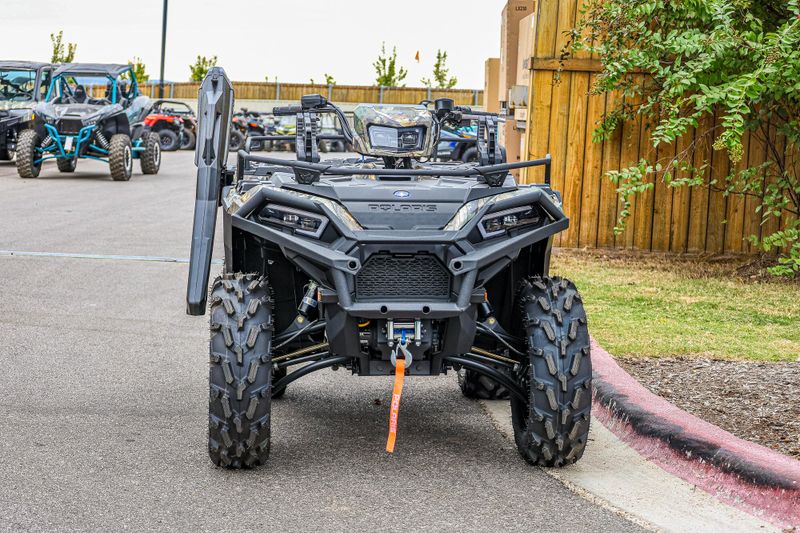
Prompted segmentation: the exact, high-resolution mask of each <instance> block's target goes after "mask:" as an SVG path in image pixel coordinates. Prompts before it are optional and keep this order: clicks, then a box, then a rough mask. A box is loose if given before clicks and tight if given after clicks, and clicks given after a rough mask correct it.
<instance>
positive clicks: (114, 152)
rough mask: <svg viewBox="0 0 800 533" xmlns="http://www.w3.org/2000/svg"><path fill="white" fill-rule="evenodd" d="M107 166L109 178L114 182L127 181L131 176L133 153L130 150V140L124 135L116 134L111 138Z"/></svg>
mask: <svg viewBox="0 0 800 533" xmlns="http://www.w3.org/2000/svg"><path fill="white" fill-rule="evenodd" d="M108 166H109V168H110V170H111V178H112V179H113V180H114V181H128V180H129V179H131V174H133V151H132V150H131V138H130V137H128V136H127V135H125V134H124V133H116V134H114V135H112V136H111V142H110V146H109V148H108Z"/></svg>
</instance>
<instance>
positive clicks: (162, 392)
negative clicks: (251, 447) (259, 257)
mask: <svg viewBox="0 0 800 533" xmlns="http://www.w3.org/2000/svg"><path fill="white" fill-rule="evenodd" d="M194 171H195V167H194V164H193V154H192V153H189V152H179V153H169V154H164V161H163V164H162V170H161V172H160V173H159V174H158V175H156V176H143V175H142V174H141V173H140V172H139V169H138V164H137V165H136V168H135V171H134V176H133V178H132V179H131V181H130V182H123V183H117V182H113V181H111V179H110V177H108V174H107V168H106V167H105V166H104V165H103V164H102V163H97V162H89V161H81V162H80V163H79V165H78V169H77V171H76V173H75V174H73V175H66V174H59V172H58V170H57V169H56V168H55V165H47V166H46V168H45V169H44V170H43V171H42V174H41V176H40V177H39V178H38V179H35V180H23V179H21V178H18V177H17V174H16V170H15V168H14V166H13V164H9V163H0V197H2V198H3V200H4V202H3V203H4V205H3V210H2V214H0V221H2V224H0V294H1V295H2V298H0V331H1V332H2V333H0V353H1V354H2V361H3V363H4V364H3V369H2V371H0V407H2V412H3V416H2V417H0V435H2V438H0V457H2V459H0V529H2V530H9V531H19V530H58V531H72V530H82V531H85V530H103V531H117V530H122V529H128V530H135V531H139V530H182V531H212V530H213V531H234V530H235V531H243V530H304V531H320V530H325V531H345V530H347V531H354V530H358V531H362V530H363V531H409V530H425V531H441V530H455V531H528V532H529V531H565V532H566V531H569V532H577V531H614V532H617V531H639V530H641V528H640V527H639V526H637V525H634V524H633V523H631V522H629V521H627V520H626V519H625V518H623V517H622V516H620V515H618V514H615V513H613V512H611V511H609V510H607V509H606V508H604V507H601V506H598V505H597V504H596V503H593V502H590V501H588V500H586V499H584V498H582V497H581V496H579V495H577V494H575V493H574V492H571V491H570V490H568V489H567V488H566V487H565V486H564V485H562V484H561V483H560V482H559V481H558V480H556V479H554V478H552V477H550V476H548V475H546V474H545V473H544V472H543V471H541V470H540V469H537V468H533V467H530V466H528V465H527V464H526V463H525V462H524V461H523V460H522V459H521V458H520V457H519V456H518V455H517V452H516V450H515V448H514V445H513V442H511V441H510V440H509V438H508V437H506V436H504V435H503V434H502V433H501V432H499V431H497V430H496V429H495V427H494V426H493V424H492V422H491V419H490V417H489V416H488V415H487V413H486V412H485V411H484V410H483V408H482V407H481V405H480V404H479V403H478V402H474V401H470V400H467V399H465V398H463V397H462V396H461V394H460V392H459V390H458V386H457V384H456V379H455V376H454V375H452V374H451V375H448V376H441V377H438V378H411V379H408V380H406V388H405V390H404V393H403V400H402V406H401V410H400V426H399V434H398V442H397V451H396V453H395V454H394V455H392V456H389V455H387V454H386V453H385V451H384V449H383V448H384V445H385V439H386V432H387V426H388V400H389V398H390V396H391V386H392V381H391V378H359V377H354V376H350V375H349V374H348V373H347V372H346V371H344V370H339V371H338V372H334V371H332V370H325V371H322V372H319V373H316V374H312V375H311V376H309V377H306V378H303V379H301V380H299V381H297V382H295V383H293V384H292V385H291V386H290V387H289V389H288V392H287V393H286V396H285V397H284V398H282V399H280V400H276V401H275V402H274V403H273V421H272V451H271V455H270V460H269V462H268V464H267V466H266V467H264V468H260V469H258V470H253V471H227V470H223V469H220V468H216V467H214V466H213V465H212V464H211V462H210V461H209V459H208V456H207V453H206V426H207V418H206V417H207V402H208V393H207V391H208V389H207V365H208V348H207V341H208V329H207V318H206V317H189V316H187V315H186V314H185V313H184V291H185V286H186V275H187V270H188V266H187V265H186V264H185V263H176V262H171V259H175V258H177V259H181V258H184V259H185V258H186V257H188V255H189V245H190V235H191V221H192V208H193V202H194V179H195V175H194ZM12 251H16V252H41V253H42V255H35V256H30V255H9V252H12ZM52 253H57V254H67V255H69V254H90V255H101V256H103V255H108V256H122V257H116V258H112V259H97V258H88V257H64V256H57V257H53V256H48V255H47V254H52ZM218 255H219V254H218ZM128 256H131V257H128ZM135 256H147V257H151V258H156V260H153V261H141V260H137V259H136V257H135ZM217 268H218V267H217ZM586 453H587V454H591V453H592V443H591V442H590V443H589V446H588V448H587V451H586Z"/></svg>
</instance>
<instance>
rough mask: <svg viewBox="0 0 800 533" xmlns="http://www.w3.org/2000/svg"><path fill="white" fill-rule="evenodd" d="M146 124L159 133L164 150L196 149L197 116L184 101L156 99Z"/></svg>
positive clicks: (146, 118)
mask: <svg viewBox="0 0 800 533" xmlns="http://www.w3.org/2000/svg"><path fill="white" fill-rule="evenodd" d="M144 124H145V126H147V127H149V128H150V130H151V131H154V132H156V133H158V135H159V137H160V138H161V150H163V151H164V152H174V151H175V150H178V149H181V150H194V146H195V139H196V135H197V134H196V130H197V118H196V116H195V114H194V111H192V108H191V107H189V106H188V105H186V104H184V103H183V102H177V101H174V100H156V101H155V102H153V107H152V109H151V110H150V114H149V115H147V116H146V117H145V119H144Z"/></svg>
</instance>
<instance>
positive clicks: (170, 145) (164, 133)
mask: <svg viewBox="0 0 800 533" xmlns="http://www.w3.org/2000/svg"><path fill="white" fill-rule="evenodd" d="M158 135H159V136H160V137H161V150H162V151H164V152H174V151H175V150H177V149H178V148H179V147H180V145H181V140H180V138H179V137H178V134H177V133H175V132H174V131H172V130H168V129H163V130H161V131H159V132H158Z"/></svg>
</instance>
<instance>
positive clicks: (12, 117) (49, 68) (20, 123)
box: [0, 61, 54, 161]
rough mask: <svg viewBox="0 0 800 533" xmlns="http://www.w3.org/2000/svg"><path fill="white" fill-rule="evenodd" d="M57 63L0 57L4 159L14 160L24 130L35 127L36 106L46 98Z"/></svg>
mask: <svg viewBox="0 0 800 533" xmlns="http://www.w3.org/2000/svg"><path fill="white" fill-rule="evenodd" d="M53 68H54V67H53V65H51V64H49V63H37V62H33V61H0V161H10V160H11V159H13V158H14V153H15V152H16V149H17V139H18V138H19V135H20V133H22V131H24V130H26V129H30V128H31V127H33V116H34V115H33V108H34V107H35V106H36V104H37V103H39V102H41V101H42V100H44V97H45V95H46V94H47V88H48V86H49V83H50V76H51V74H52V72H53Z"/></svg>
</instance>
